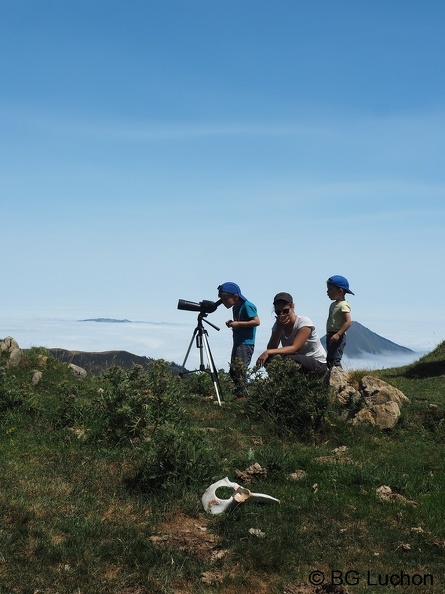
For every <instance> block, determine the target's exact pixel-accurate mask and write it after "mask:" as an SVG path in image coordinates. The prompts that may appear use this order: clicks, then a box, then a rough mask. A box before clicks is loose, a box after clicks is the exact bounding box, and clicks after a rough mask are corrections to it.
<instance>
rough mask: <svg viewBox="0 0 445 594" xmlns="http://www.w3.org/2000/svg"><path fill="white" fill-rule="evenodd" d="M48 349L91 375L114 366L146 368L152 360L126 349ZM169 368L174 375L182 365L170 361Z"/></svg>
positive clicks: (63, 360)
mask: <svg viewBox="0 0 445 594" xmlns="http://www.w3.org/2000/svg"><path fill="white" fill-rule="evenodd" d="M48 351H49V352H50V353H51V355H52V356H53V357H55V358H56V359H58V360H59V361H61V362H62V363H72V364H73V365H77V366H78V367H82V368H83V369H85V370H86V371H88V373H91V374H92V375H100V374H101V373H104V372H105V371H107V369H109V368H110V367H114V366H117V367H122V368H123V369H132V367H133V366H134V365H140V366H141V367H143V368H144V369H148V367H149V366H150V363H152V361H154V359H152V358H149V357H143V356H140V355H134V354H133V353H129V352H128V351H102V352H100V353H94V352H91V353H90V352H85V351H68V350H66V349H48ZM170 368H171V370H172V372H173V373H174V374H175V375H178V374H179V373H180V372H181V371H182V367H180V366H179V365H177V364H176V363H170Z"/></svg>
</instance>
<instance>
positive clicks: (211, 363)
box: [202, 331, 221, 406]
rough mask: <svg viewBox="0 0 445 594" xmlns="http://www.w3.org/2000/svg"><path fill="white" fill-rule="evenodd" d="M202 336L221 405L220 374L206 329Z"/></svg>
mask: <svg viewBox="0 0 445 594" xmlns="http://www.w3.org/2000/svg"><path fill="white" fill-rule="evenodd" d="M202 338H203V343H204V348H205V351H206V355H207V360H208V362H209V368H210V377H211V378H212V381H213V387H214V388H215V393H216V397H217V399H218V404H219V405H220V406H221V397H220V395H219V383H218V374H217V372H216V368H215V362H214V361H213V357H212V352H211V351H210V345H209V341H208V338H207V332H206V331H204V332H203V335H202Z"/></svg>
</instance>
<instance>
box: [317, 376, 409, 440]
mask: <svg viewBox="0 0 445 594" xmlns="http://www.w3.org/2000/svg"><path fill="white" fill-rule="evenodd" d="M329 387H330V390H331V394H332V396H333V398H334V399H335V400H336V401H337V402H338V403H339V404H341V405H342V407H344V412H345V414H344V416H345V418H348V419H349V420H350V421H351V422H352V423H353V424H354V425H357V424H360V423H368V424H370V425H374V426H377V427H379V428H380V429H391V428H392V427H394V426H395V425H396V423H397V421H398V420H399V417H400V414H401V407H402V406H403V404H405V403H408V402H409V398H407V396H405V394H404V393H403V392H401V391H400V390H399V389H398V388H395V387H394V386H391V385H390V384H388V383H387V382H384V381H383V380H381V379H380V378H378V377H376V376H374V375H371V374H368V375H365V376H363V377H362V378H361V380H360V381H359V382H358V385H357V381H356V380H354V379H351V375H350V374H349V373H348V372H347V371H345V370H344V369H341V368H338V367H334V368H333V369H332V370H331V372H330V376H329Z"/></svg>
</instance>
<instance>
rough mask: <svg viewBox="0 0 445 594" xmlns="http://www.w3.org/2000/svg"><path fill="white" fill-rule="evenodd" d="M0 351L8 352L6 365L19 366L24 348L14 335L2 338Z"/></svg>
mask: <svg viewBox="0 0 445 594" xmlns="http://www.w3.org/2000/svg"><path fill="white" fill-rule="evenodd" d="M0 352H2V353H5V352H6V353H8V357H7V359H6V367H18V365H20V361H21V360H22V356H23V353H22V350H21V348H20V347H19V345H18V344H17V342H16V341H15V340H14V339H13V338H12V336H7V337H6V338H3V339H2V340H0Z"/></svg>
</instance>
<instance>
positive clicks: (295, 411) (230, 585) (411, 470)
mask: <svg viewBox="0 0 445 594" xmlns="http://www.w3.org/2000/svg"><path fill="white" fill-rule="evenodd" d="M283 363H284V362H279V361H278V362H277V365H276V366H275V367H274V368H273V369H271V371H270V375H269V378H265V377H264V376H255V375H253V376H252V378H251V384H250V388H249V389H250V392H249V395H250V397H249V398H248V399H247V400H246V402H243V403H241V404H240V403H236V402H235V401H234V400H233V394H232V393H231V386H230V382H229V379H228V377H227V374H225V373H224V372H222V371H221V372H220V374H219V379H220V384H221V390H222V394H223V398H224V402H223V405H222V406H218V404H217V402H216V400H215V394H214V389H213V385H212V382H211V379H210V377H209V375H208V374H206V373H200V374H192V375H191V376H189V379H181V378H179V377H178V376H175V375H174V374H173V373H172V371H171V369H170V367H169V364H168V363H166V362H164V361H152V362H151V364H150V365H149V366H148V369H144V368H143V367H139V366H134V367H133V368H132V369H123V368H120V367H116V366H115V367H112V368H110V369H109V370H107V371H106V372H105V373H103V374H101V375H98V376H88V377H87V378H86V379H84V380H79V379H76V378H75V377H74V375H73V374H72V372H71V370H70V368H69V367H68V365H67V364H66V363H62V362H60V361H58V360H57V359H55V358H54V357H52V356H51V355H50V354H49V353H48V352H47V351H45V350H44V349H39V348H35V349H31V350H29V351H26V353H25V354H24V357H23V358H22V361H21V363H20V365H19V366H18V367H10V368H9V367H7V359H6V354H5V353H3V354H2V360H1V361H0V365H2V367H1V372H0V448H1V451H0V465H1V466H0V473H1V477H2V478H1V490H0V513H1V527H0V531H1V535H0V594H56V593H59V594H65V593H72V594H105V593H107V594H111V593H112V594H186V593H190V594H191V593H193V594H204V593H210V592H212V593H220V594H235V593H239V592H240V591H243V592H250V591H251V592H256V593H258V594H266V593H267V594H268V593H279V594H324V593H328V592H333V593H337V594H345V593H353V594H361V593H366V594H377V593H381V592H384V591H385V592H386V591H389V590H392V589H393V588H394V587H396V586H397V592H403V593H419V592H421V593H422V594H426V593H427V594H443V592H444V591H445V576H444V569H443V568H444V566H445V522H444V519H443V518H444V515H445V473H444V467H445V463H444V460H445V390H444V381H445V375H444V374H445V343H442V344H441V345H439V346H438V347H437V348H436V349H435V350H434V351H433V352H432V353H430V354H429V355H427V356H425V357H423V358H422V359H420V360H419V361H417V362H416V363H414V364H412V365H410V366H407V367H403V368H397V369H385V370H383V371H380V372H372V373H373V374H375V375H378V376H379V377H381V378H382V379H384V380H385V381H387V382H388V383H390V384H392V385H394V386H396V387H397V388H399V389H400V390H402V391H403V392H404V393H405V394H406V396H408V398H409V399H410V404H408V405H405V406H404V407H403V411H402V417H401V418H400V420H399V422H398V424H397V426H396V427H395V428H394V429H392V430H387V431H381V430H378V429H376V428H373V427H370V426H352V425H351V424H349V423H347V422H346V421H343V420H342V418H341V416H340V414H339V410H338V408H337V405H336V404H335V403H332V402H331V399H330V398H329V394H328V391H327V388H326V386H325V385H324V384H323V383H322V382H317V381H313V380H308V379H307V378H305V377H303V376H301V375H300V374H296V373H294V371H295V368H296V366H293V367H292V368H291V367H286V365H284V364H283ZM37 370H38V371H40V372H41V375H40V374H39V375H38V378H39V379H38V380H37V379H35V378H36V377H37V376H36V374H35V372H36V371H37ZM354 374H356V375H357V377H358V376H359V375H360V372H354ZM33 378H34V381H33ZM226 476H227V477H229V479H230V480H232V481H235V482H237V483H239V484H240V485H242V486H244V487H247V488H249V489H250V490H251V491H254V492H260V493H265V494H268V495H270V496H273V497H275V498H277V499H279V500H280V504H279V505H277V504H270V505H268V504H264V505H261V504H256V503H252V502H249V501H247V502H246V503H244V504H241V505H239V506H237V507H236V508H235V509H232V510H231V511H229V512H226V513H223V514H221V515H211V514H209V513H207V512H206V511H205V510H204V508H203V506H202V504H201V496H202V494H203V493H204V491H205V489H206V488H207V487H208V486H209V485H210V484H211V483H213V482H215V481H217V480H219V479H221V478H224V477H226ZM231 494H232V493H231V491H230V492H229V491H224V490H223V491H222V492H218V495H219V496H220V497H229V496H230V495H231Z"/></svg>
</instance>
